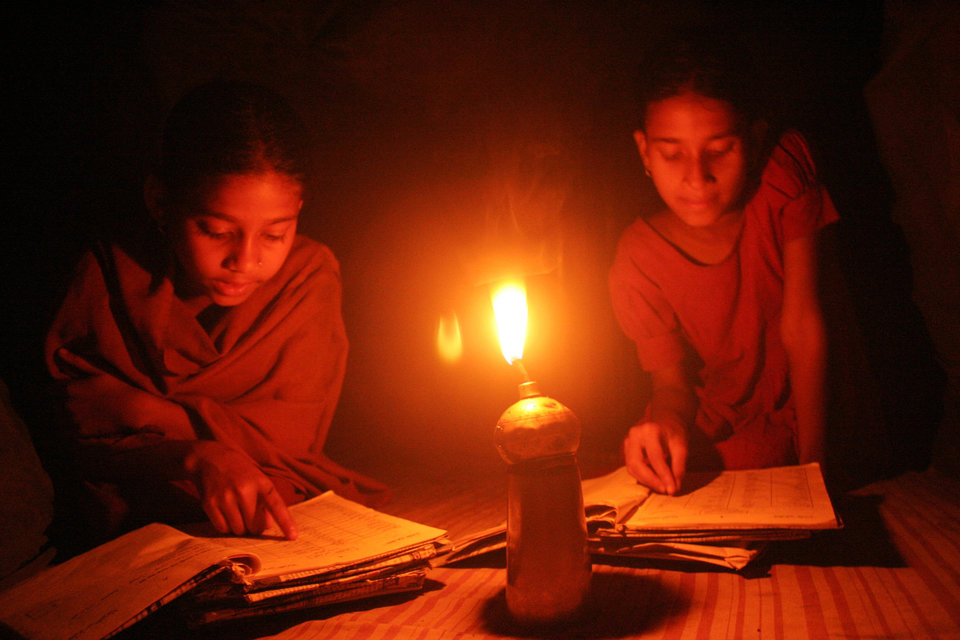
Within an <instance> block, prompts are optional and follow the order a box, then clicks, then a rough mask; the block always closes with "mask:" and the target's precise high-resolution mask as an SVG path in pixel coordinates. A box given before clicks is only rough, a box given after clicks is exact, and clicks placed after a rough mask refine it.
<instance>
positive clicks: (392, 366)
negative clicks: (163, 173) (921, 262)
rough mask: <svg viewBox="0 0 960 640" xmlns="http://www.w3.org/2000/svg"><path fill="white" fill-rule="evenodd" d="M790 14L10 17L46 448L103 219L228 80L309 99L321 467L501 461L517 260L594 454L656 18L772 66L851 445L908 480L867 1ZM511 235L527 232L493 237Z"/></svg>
mask: <svg viewBox="0 0 960 640" xmlns="http://www.w3.org/2000/svg"><path fill="white" fill-rule="evenodd" d="M789 4H791V7H790V8H787V7H774V6H768V5H767V4H765V3H707V2H616V1H607V2H603V1H600V2H582V3H563V2H546V1H542V0H535V1H532V2H520V3H516V2H507V1H503V2H479V1H477V2H440V1H410V2H310V3H308V2H253V1H245V2H234V3H188V2H175V1H167V2H144V3H119V2H118V3H99V4H97V5H96V6H77V7H69V8H68V7H62V6H46V7H43V6H41V7H40V8H37V9H35V10H32V11H30V12H29V13H27V14H24V13H20V14H18V15H11V16H8V17H7V19H5V20H4V23H5V24H6V25H7V27H6V28H7V29H9V30H10V33H9V34H8V37H7V39H6V40H7V42H8V43H10V44H11V45H12V47H11V51H10V52H8V54H7V56H6V60H5V64H6V65H7V67H8V69H7V72H6V73H5V75H6V78H5V82H4V84H5V87H6V89H5V93H6V95H7V97H8V98H7V100H8V103H9V104H8V106H9V107H10V113H9V115H8V116H7V117H6V118H4V127H5V132H4V138H5V144H4V145H3V154H4V177H5V180H4V183H5V187H4V196H5V198H4V199H5V203H4V218H3V220H4V221H3V222H2V227H0V229H2V235H3V239H4V242H3V248H2V256H3V261H2V264H0V267H2V274H3V277H2V283H0V287H2V290H0V291H2V298H0V302H2V306H3V308H2V311H0V313H2V321H3V331H2V335H0V340H2V344H0V353H2V354H3V355H2V359H0V364H2V370H0V376H2V377H3V379H4V380H5V381H6V382H7V384H8V385H9V386H10V388H11V392H12V394H13V397H14V400H15V402H16V403H17V405H18V407H20V408H21V411H22V412H23V413H24V415H25V416H27V417H28V421H30V422H31V426H32V428H33V429H34V433H35V435H36V437H37V438H38V439H42V438H43V437H44V435H45V429H46V426H47V425H44V424H39V423H38V422H37V421H33V420H31V418H32V417H33V416H35V415H36V409H37V407H36V406H35V404H36V398H37V397H38V396H37V394H36V385H38V384H39V382H40V381H41V380H42V376H43V370H42V362H41V344H42V336H43V332H44V331H45V329H46V327H47V325H48V324H49V322H50V320H51V317H52V314H53V313H54V312H55V310H56V306H57V304H58V303H59V298H60V296H61V295H62V294H63V291H64V288H65V286H66V283H67V282H68V281H69V274H70V269H71V267H72V266H73V264H74V262H75V261H76V259H77V258H78V256H79V253H80V251H81V250H82V248H83V247H84V246H85V245H86V244H87V243H88V242H89V240H90V238H92V237H94V236H96V235H97V234H98V233H99V232H100V231H101V230H102V229H104V228H109V227H111V226H115V225H118V224H119V225H123V224H129V221H130V220H132V219H133V218H134V217H136V216H141V215H143V211H142V203H141V185H142V182H143V177H144V175H145V173H146V171H147V170H148V168H149V163H150V155H151V153H152V151H153V145H154V142H155V139H156V134H157V131H158V129H159V126H160V125H161V123H162V120H163V116H164V114H165V112H166V110H167V109H168V108H169V107H170V106H171V105H172V103H173V102H174V101H175V100H176V99H177V97H179V95H180V94H181V93H182V92H183V91H185V90H186V89H187V88H188V87H190V86H191V85H193V84H195V83H198V82H201V81H203V80H206V79H208V78H211V77H214V76H230V77H240V78H245V79H250V80H255V81H258V82H261V83H263V84H266V85H268V86H271V87H273V88H274V89H276V90H277V91H279V92H280V93H282V94H284V95H285V96H286V97H287V98H288V99H289V100H290V101H291V102H292V103H293V104H294V105H295V106H296V107H297V108H298V109H299V110H300V111H301V113H302V114H303V115H304V117H305V119H306V120H307V121H308V124H309V126H310V128H311V130H312V134H313V136H314V138H315V142H316V146H317V155H318V158H320V159H321V171H320V172H319V174H318V177H317V179H316V183H315V184H314V185H312V187H313V193H312V196H311V199H310V200H309V202H308V203H307V205H306V208H305V212H304V216H303V221H302V225H301V231H302V232H304V233H307V234H308V235H310V236H312V237H314V238H316V239H319V240H321V241H323V242H325V243H327V244H328V245H330V246H331V248H332V249H333V250H334V252H335V253H336V254H337V256H338V257H339V259H340V261H341V267H342V273H343V283H344V309H343V311H344V317H345V320H346V323H347V329H348V334H349V337H350V340H351V356H350V361H349V365H348V373H347V379H346V383H345V387H344V391H343V395H342V399H341V403H340V405H339V408H338V412H337V416H336V418H335V422H334V428H333V432H332V433H331V438H330V447H329V449H330V452H331V455H332V456H333V457H334V458H335V459H340V460H345V461H347V462H349V463H350V464H352V465H354V466H357V467H360V468H362V469H363V470H365V471H368V472H370V473H372V474H373V475H376V470H377V467H378V466H379V465H380V464H381V463H383V461H384V460H386V459H387V458H397V457H400V458H402V459H407V460H412V461H416V460H428V459H430V460H439V461H440V462H441V463H443V464H451V465H452V464H455V463H456V461H457V460H459V459H461V458H462V457H479V458H494V457H495V456H496V454H495V451H494V449H493V443H492V433H493V426H494V424H495V423H496V420H497V418H498V417H499V414H500V413H501V412H502V411H503V410H504V409H505V408H506V407H507V405H509V404H510V403H512V402H513V401H514V400H515V399H516V389H515V385H516V384H517V383H518V382H519V377H518V375H517V373H516V372H515V371H513V370H511V369H510V367H508V366H507V365H506V363H505V362H504V360H503V358H502V357H501V356H500V353H499V347H498V345H497V343H496V340H495V337H494V334H493V331H492V311H491V309H490V306H489V290H488V287H487V286H486V283H487V281H489V280H490V279H491V278H492V277H493V276H494V275H496V273H498V271H497V270H496V267H495V264H496V261H495V260H494V258H495V257H496V256H498V255H499V254H500V253H506V254H507V255H510V256H512V257H515V258H519V259H521V260H522V262H523V264H524V265H525V267H526V270H527V271H528V275H529V276H530V277H529V279H528V287H529V296H530V301H529V305H530V328H529V338H528V346H527V351H526V354H525V362H526V365H527V367H528V369H529V370H530V373H531V375H532V376H533V377H534V378H536V379H537V380H538V381H540V383H541V386H542V387H543V389H544V391H545V392H546V393H547V394H548V395H552V396H554V397H556V398H558V399H560V400H561V401H562V402H564V403H565V404H567V405H568V406H569V407H570V408H571V409H573V410H574V411H575V412H576V413H577V414H578V415H579V417H580V418H581V421H582V422H583V429H584V443H583V451H584V455H585V457H589V456H595V457H596V458H597V459H600V460H608V461H609V459H611V458H612V457H613V456H615V455H616V451H617V448H618V446H619V442H620V439H621V438H622V435H623V433H624V432H625V429H626V428H627V427H628V426H629V425H630V424H632V422H633V421H634V420H635V419H636V417H637V416H638V415H639V413H640V411H641V409H642V406H643V404H644V402H645V399H646V394H647V386H646V385H647V381H646V379H645V377H644V376H643V375H642V374H641V372H640V371H639V370H638V368H637V365H636V358H635V356H634V354H633V349H632V346H631V344H630V343H629V342H628V341H627V340H626V339H625V338H624V337H623V336H622V334H621V333H620V331H619V329H618V327H617V326H616V323H615V320H614V319H613V315H612V311H611V310H610V307H609V302H608V297H607V292H606V271H607V268H608V266H609V264H610V261H611V259H612V256H613V250H614V247H615V243H616V239H617V237H618V236H619V234H620V232H621V231H622V230H623V229H624V228H625V227H626V226H627V225H628V224H629V223H630V221H631V220H633V219H634V218H635V217H636V216H637V215H638V214H639V213H640V212H641V211H643V209H644V208H645V207H650V206H655V196H654V195H653V194H652V193H651V192H650V188H649V186H648V185H647V183H646V182H645V181H644V180H643V179H642V173H641V171H640V167H639V162H638V161H637V158H636V157H635V156H636V154H635V150H634V148H633V143H632V139H631V136H630V134H631V131H632V129H633V125H634V121H633V114H632V113H631V109H630V100H629V87H630V83H631V80H632V74H633V73H634V71H635V66H636V64H637V62H636V61H637V60H638V59H639V56H640V55H641V54H642V52H643V50H644V47H646V46H649V43H650V42H651V41H653V40H654V39H655V38H656V37H657V35H658V34H659V33H661V32H662V31H663V30H665V29H669V28H670V26H671V25H672V24H674V23H676V22H677V21H680V20H683V19H684V18H686V17H689V16H692V15H702V14H704V13H706V12H710V11H718V12H719V13H718V15H721V16H722V17H723V19H724V21H725V24H723V25H721V23H720V22H718V23H717V24H718V28H717V37H718V38H722V37H724V30H725V29H729V28H734V29H738V30H740V31H741V37H744V39H745V40H746V41H747V42H748V43H749V46H750V47H751V49H752V50H753V51H754V52H755V55H756V56H757V58H758V59H759V60H762V61H763V63H764V68H765V74H766V77H767V83H766V85H765V86H766V87H767V88H768V90H769V93H771V95H773V96H775V97H776V98H777V100H776V102H777V106H778V107H779V108H780V113H781V115H782V116H783V118H784V119H785V121H787V122H790V123H792V124H794V125H796V126H797V127H798V128H800V129H801V130H802V131H803V132H804V133H805V134H806V135H807V137H808V138H809V140H810V141H811V143H812V145H813V147H814V150H815V153H816V157H817V160H818V165H819V167H820V169H821V171H822V174H823V179H824V182H825V183H826V184H827V186H828V188H829V189H830V192H831V194H832V196H833V198H834V200H835V202H836V204H837V206H838V209H839V210H840V212H841V215H842V216H843V222H842V224H841V225H840V226H839V227H838V229H837V230H835V233H834V237H833V238H832V241H833V242H834V243H835V246H836V249H837V253H836V262H835V265H834V266H835V267H836V269H837V271H836V272H835V273H834V275H833V276H831V277H828V278H827V280H826V288H827V289H828V291H827V292H826V293H827V296H828V297H827V301H828V308H827V311H828V315H829V317H830V322H831V330H832V331H833V335H834V340H835V342H836V343H837V344H838V345H839V346H840V353H841V355H840V356H838V357H837V358H836V362H834V368H833V373H832V376H833V378H832V380H833V382H834V383H836V384H835V385H834V386H833V388H834V393H835V395H836V397H837V398H839V399H840V400H843V402H836V404H837V406H838V407H840V408H838V409H836V411H837V414H838V415H839V419H842V420H843V421H844V425H843V431H844V435H842V436H837V437H838V438H839V441H840V445H841V446H850V444H851V442H852V441H858V442H859V443H861V444H862V443H864V442H866V443H869V444H868V445H865V446H864V447H863V449H862V450H861V452H865V453H864V454H863V455H861V456H860V457H861V458H864V459H865V462H863V465H862V469H860V470H858V471H856V473H862V474H863V475H862V479H869V477H870V475H871V474H876V473H884V472H888V471H890V470H891V469H896V468H902V467H903V466H904V465H905V466H922V465H923V464H925V461H926V455H927V447H928V444H929V438H928V437H927V436H928V432H930V433H932V428H933V425H934V424H935V422H936V420H937V418H938V414H937V411H938V409H937V407H936V403H937V397H938V393H939V389H940V387H939V386H938V385H939V384H940V383H941V381H942V380H941V378H942V376H941V372H940V371H939V369H938V367H937V366H936V364H935V363H934V362H933V361H932V359H931V357H930V351H929V345H928V342H927V337H926V332H925V330H924V328H923V326H922V323H921V322H920V320H919V317H918V315H917V314H916V311H915V309H914V308H913V306H912V303H911V301H910V297H909V296H910V292H909V289H910V284H909V282H910V273H909V268H908V254H907V251H906V248H905V246H904V244H903V241H902V238H901V236H900V234H899V231H898V229H897V227H896V226H895V225H893V224H892V223H891V222H890V212H889V207H890V202H891V192H890V189H889V186H888V182H887V179H886V176H885V175H884V173H883V170H882V168H881V166H880V163H879V161H878V159H877V154H876V149H875V147H874V141H873V135H872V131H871V127H870V120H869V118H868V116H867V111H866V106H865V104H864V99H863V88H864V85H865V83H866V82H867V81H868V80H869V79H870V77H871V76H872V75H873V74H874V73H875V72H876V71H877V69H878V68H879V65H880V62H881V60H882V57H883V54H884V47H885V42H884V39H883V24H884V14H883V4H882V2H876V1H875V2H852V3H836V4H834V3H824V4H819V3H811V4H803V3H789ZM561 196H562V197H561ZM561 201H562V203H563V204H562V206H558V205H557V203H558V202H561ZM511 220H512V221H514V222H517V224H519V226H520V228H521V229H522V230H523V233H520V234H517V233H513V234H506V235H505V234H504V233H503V229H504V225H505V224H506V223H507V222H510V221H511ZM511 243H513V244H511ZM504 246H507V247H511V250H508V251H506V252H504V251H502V250H501V249H502V247H504ZM453 314H456V316H457V318H458V319H459V321H460V323H461V330H462V335H463V342H464V355H463V358H462V359H461V360H460V361H459V362H457V363H453V364H450V363H445V362H443V361H441V360H440V359H439V358H438V356H437V351H436V330H437V322H438V320H439V318H440V317H441V316H447V317H450V316H452V315H453ZM893 362H896V365H895V366H894V365H893V364H891V363H893ZM904 365H906V366H904ZM838 389H842V390H839V391H838ZM894 390H895V391H896V393H893V391H894ZM841 405H842V406H841ZM908 422H909V423H910V424H911V425H913V426H911V429H912V433H914V435H915V437H914V438H912V440H911V441H910V443H908V446H907V447H906V448H907V449H908V450H909V451H907V453H908V455H907V456H906V458H907V459H906V461H904V460H903V459H902V457H898V459H897V460H894V459H893V456H892V453H891V443H892V442H895V441H897V435H896V434H897V430H898V429H901V428H902V426H903V425H904V424H906V423H908ZM917 425H919V428H918V427H917ZM911 447H913V449H915V450H911ZM901 453H902V451H901Z"/></svg>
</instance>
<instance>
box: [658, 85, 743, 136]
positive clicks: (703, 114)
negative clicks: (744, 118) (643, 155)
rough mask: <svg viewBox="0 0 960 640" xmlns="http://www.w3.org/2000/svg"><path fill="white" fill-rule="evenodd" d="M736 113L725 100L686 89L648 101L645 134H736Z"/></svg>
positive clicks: (737, 119)
mask: <svg viewBox="0 0 960 640" xmlns="http://www.w3.org/2000/svg"><path fill="white" fill-rule="evenodd" d="M738 121H739V118H738V117H737V113H736V112H735V111H734V109H733V107H732V106H730V104H729V103H728V102H725V101H723V100H718V99H716V98H709V97H706V96H702V95H699V94H697V93H692V92H686V93H681V94H679V95H676V96H671V97H669V98H664V99H663V100H658V101H656V102H651V103H650V104H648V105H647V112H646V118H645V126H646V134H647V137H648V138H650V139H652V140H654V139H662V138H668V139H689V138H697V139H700V138H717V137H726V136H731V135H738V133H739V131H738V126H737V125H738Z"/></svg>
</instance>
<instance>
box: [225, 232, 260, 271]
mask: <svg viewBox="0 0 960 640" xmlns="http://www.w3.org/2000/svg"><path fill="white" fill-rule="evenodd" d="M261 260H262V259H261V257H260V249H259V247H258V246H257V245H256V243H255V242H253V241H252V239H249V238H240V239H239V240H238V241H237V242H236V244H235V245H234V246H233V249H232V251H231V252H230V254H229V255H228V256H227V261H226V267H227V268H228V269H230V270H231V271H237V272H240V273H245V272H247V271H252V270H253V269H255V268H256V267H258V266H259V265H260V262H261Z"/></svg>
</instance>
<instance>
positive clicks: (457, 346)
mask: <svg viewBox="0 0 960 640" xmlns="http://www.w3.org/2000/svg"><path fill="white" fill-rule="evenodd" d="M437 353H439V354H440V359H441V360H444V361H446V362H451V363H453V362H456V361H457V360H459V359H460V356H462V355H463V339H462V338H461V336H460V321H459V320H458V319H457V314H456V313H449V314H445V315H442V316H440V321H439V322H438V323H437Z"/></svg>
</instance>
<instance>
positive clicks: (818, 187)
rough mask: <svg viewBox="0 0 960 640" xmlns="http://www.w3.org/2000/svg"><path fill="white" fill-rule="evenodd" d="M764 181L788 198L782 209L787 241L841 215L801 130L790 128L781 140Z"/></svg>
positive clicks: (781, 217)
mask: <svg viewBox="0 0 960 640" xmlns="http://www.w3.org/2000/svg"><path fill="white" fill-rule="evenodd" d="M764 180H765V181H766V182H768V183H769V184H770V186H772V187H773V188H774V189H775V190H776V191H777V192H779V193H780V194H781V195H782V197H783V198H784V199H785V202H784V204H783V207H782V210H781V211H780V224H781V225H782V230H783V238H782V239H783V242H784V243H786V242H789V241H790V240H794V239H796V238H800V237H803V236H807V235H810V234H812V233H814V232H816V231H817V230H818V229H821V228H822V227H825V226H826V225H828V224H830V223H832V222H835V221H836V220H837V219H838V218H839V216H838V214H837V210H836V207H834V205H833V201H832V200H831V199H830V194H829V193H827V190H826V188H825V187H824V186H823V185H822V184H821V183H820V179H819V177H818V176H817V170H816V167H815V165H814V163H813V158H812V157H811V155H810V149H809V147H808V146H807V142H806V140H804V138H803V136H802V135H801V134H800V133H798V132H796V131H790V132H788V133H786V134H784V136H783V137H782V138H781V139H780V142H779V144H778V145H777V147H776V148H775V149H774V151H773V153H772V154H771V157H770V161H769V163H768V165H767V169H766V171H765V175H764Z"/></svg>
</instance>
